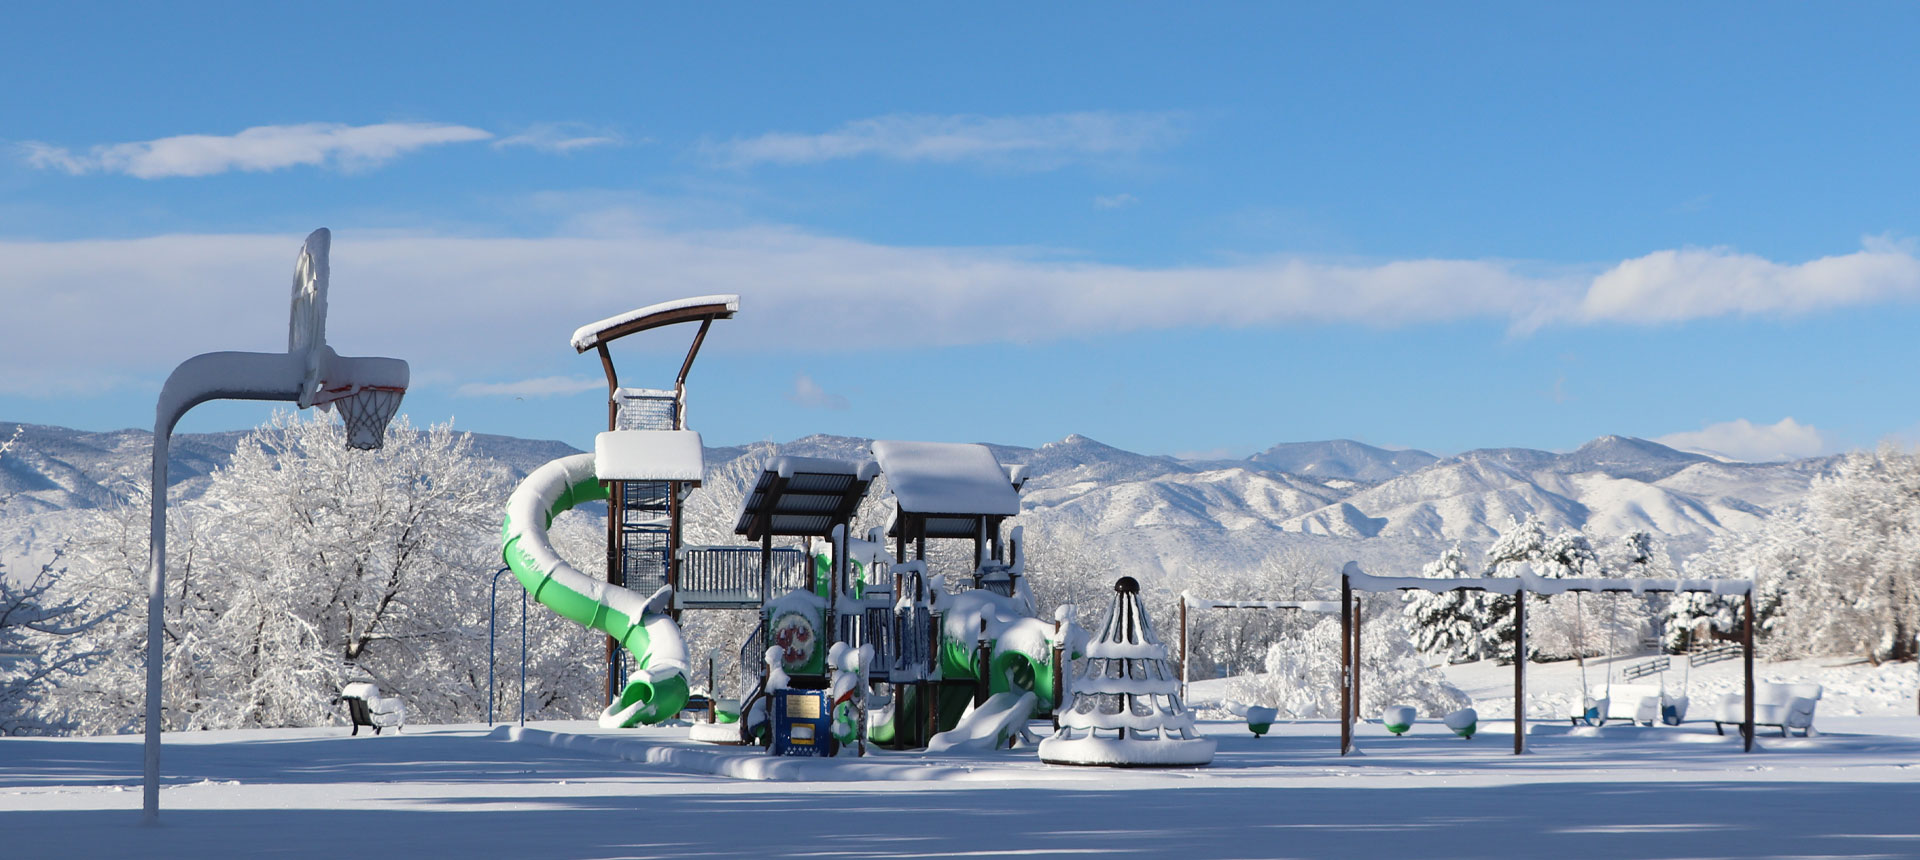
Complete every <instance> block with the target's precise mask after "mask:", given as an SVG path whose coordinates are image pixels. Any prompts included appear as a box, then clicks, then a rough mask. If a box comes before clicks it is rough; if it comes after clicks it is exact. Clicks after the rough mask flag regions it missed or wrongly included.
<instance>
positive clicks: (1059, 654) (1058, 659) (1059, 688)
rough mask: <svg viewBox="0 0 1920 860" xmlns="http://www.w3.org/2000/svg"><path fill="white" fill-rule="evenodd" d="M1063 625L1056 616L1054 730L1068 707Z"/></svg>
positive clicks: (1054, 621) (1065, 642)
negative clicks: (1064, 700) (1062, 711)
mask: <svg viewBox="0 0 1920 860" xmlns="http://www.w3.org/2000/svg"><path fill="white" fill-rule="evenodd" d="M1063 626H1064V625H1062V624H1061V623H1060V619H1058V618H1055V619H1054V620H1053V708H1052V709H1051V710H1052V711H1053V730H1054V731H1056V732H1057V731H1059V730H1060V709H1061V708H1063V707H1066V704H1067V703H1066V702H1063V701H1060V700H1061V699H1062V698H1065V692H1064V691H1065V690H1066V679H1065V678H1064V677H1062V676H1063V675H1065V674H1066V671H1067V661H1066V646H1067V641H1066V639H1064V638H1062V637H1063V636H1064V634H1063V633H1062V632H1061V628H1062V627H1063ZM1184 698H1185V697H1182V699H1183V700H1184Z"/></svg>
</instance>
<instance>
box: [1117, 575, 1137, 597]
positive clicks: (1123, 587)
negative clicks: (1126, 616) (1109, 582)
mask: <svg viewBox="0 0 1920 860" xmlns="http://www.w3.org/2000/svg"><path fill="white" fill-rule="evenodd" d="M1113 590H1114V591H1118V592H1120V593H1121V594H1139V593H1140V583H1138V582H1136V581H1134V578H1133V577H1131V576H1123V577H1120V579H1119V580H1118V581H1116V582H1114V584H1113Z"/></svg>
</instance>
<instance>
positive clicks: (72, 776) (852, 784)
mask: <svg viewBox="0 0 1920 860" xmlns="http://www.w3.org/2000/svg"><path fill="white" fill-rule="evenodd" d="M1894 668H1896V669H1898V668H1901V667H1894ZM1904 668H1905V669H1906V670H1908V671H1909V672H1911V671H1912V669H1913V666H1912V665H1911V664H1906V665H1905V666H1904ZM1462 669H1464V670H1466V671H1469V672H1470V671H1475V670H1476V669H1475V667H1456V670H1462ZM1767 669H1768V672H1763V673H1762V674H1763V677H1777V678H1778V679H1780V680H1786V679H1788V676H1785V675H1770V674H1769V672H1787V671H1790V668H1788V667H1774V666H1769V667H1767ZM1555 671H1559V670H1558V669H1556V668H1551V667H1550V668H1547V669H1541V670H1538V671H1537V672H1536V674H1535V675H1534V676H1533V678H1534V680H1533V681H1532V683H1535V684H1541V683H1543V682H1542V681H1541V680H1540V678H1541V677H1542V676H1543V675H1547V676H1550V675H1551V674H1553V673H1554V672H1555ZM1489 674H1490V677H1489V678H1487V684H1488V685H1489V686H1493V678H1492V677H1491V673H1489ZM1704 674H1705V673H1703V675H1704ZM1858 675H1859V676H1860V677H1859V678H1857V679H1854V680H1849V681H1847V682H1845V683H1844V684H1841V683H1835V684H1834V687H1835V688H1836V691H1838V690H1839V689H1841V688H1845V689H1846V690H1847V691H1848V692H1846V693H1845V694H1844V697H1843V696H1842V695H1840V694H1839V693H1838V692H1836V696H1835V700H1834V701H1831V702H1823V703H1822V710H1821V712H1820V715H1819V718H1818V720H1817V722H1816V726H1817V727H1818V729H1819V732H1818V733H1817V734H1815V735H1814V736H1813V737H1810V738H1805V739H1802V738H1797V737H1796V738H1792V739H1781V738H1778V737H1771V736H1766V735H1763V736H1762V737H1761V738H1760V741H1759V745H1758V748H1757V749H1756V751H1755V752H1753V753H1751V754H1744V753H1742V752H1740V747H1739V739H1738V738H1737V737H1735V736H1733V735H1728V736H1725V737H1721V736H1716V735H1715V734H1714V732H1713V728H1712V726H1711V724H1706V725H1698V724H1689V725H1687V726H1683V727H1680V728H1668V727H1660V728H1640V727H1634V726H1623V725H1618V724H1611V725H1608V726H1607V727H1605V728H1602V729H1577V730H1576V729H1571V728H1569V727H1567V726H1566V725H1564V724H1563V723H1549V722H1544V721H1543V722H1541V723H1537V724H1535V725H1534V727H1533V729H1532V731H1531V732H1530V733H1529V740H1528V744H1529V747H1530V752H1529V754H1528V755H1525V756H1514V755H1512V735H1511V733H1510V732H1511V729H1510V726H1511V724H1510V723H1502V722H1499V721H1489V722H1488V723H1487V724H1485V726H1484V728H1483V729H1482V733H1481V735H1480V736H1479V737H1477V738H1475V739H1474V740H1471V741H1463V740H1459V739H1457V738H1454V737H1452V736H1451V735H1449V734H1448V733H1447V732H1446V730H1445V729H1444V728H1442V727H1440V726H1438V725H1437V724H1435V723H1433V722H1430V721H1428V722H1422V723H1419V724H1417V725H1416V726H1415V727H1414V729H1413V731H1412V732H1411V733H1410V734H1409V735H1407V736H1406V737H1401V738H1394V737H1390V736H1387V735H1386V734H1385V733H1384V732H1383V731H1382V730H1381V729H1380V728H1379V727H1378V726H1377V725H1366V726H1363V727H1361V729H1360V733H1359V747H1360V754H1359V755H1355V756H1348V757H1344V758H1343V757H1341V756H1340V755H1339V754H1338V750H1337V748H1336V747H1337V742H1336V735H1337V726H1336V724H1334V723H1332V722H1311V723H1297V724H1281V725H1278V726H1276V727H1275V730H1274V733H1273V734H1270V735H1268V736H1267V737H1265V738H1257V739H1256V738H1254V737H1253V736H1252V735H1251V734H1250V733H1249V732H1247V731H1246V730H1245V728H1244V727H1243V726H1241V725H1237V724H1234V723H1230V722H1211V723H1202V725H1201V728H1202V730H1203V731H1205V732H1207V733H1208V734H1209V735H1210V736H1211V737H1214V738H1216V739H1217V740H1218V741H1219V744H1220V752H1219V756H1218V758H1217V759H1216V760H1215V762H1214V764H1213V766H1212V767H1208V768H1204V769H1184V770H1171V771H1150V770H1106V769H1082V768H1066V767H1050V766H1047V765H1043V764H1041V763H1040V762H1039V761H1038V760H1037V758H1036V757H1035V755H1034V753H1033V751H1032V749H1030V748H1029V749H1022V750H1012V751H1002V752H994V753H970V754H950V755H917V754H901V753H877V754H875V755H872V756H869V757H868V758H865V759H846V758H842V759H833V760H809V759H770V758H768V757H766V756H764V755H761V754H759V753H758V752H757V751H755V750H750V749H743V748H732V747H713V746H704V745H700V744H696V743H693V742H690V741H687V740H685V733H686V730H685V729H684V728H669V727H652V728H642V729H626V730H602V729H600V728H598V727H597V726H595V725H594V724H592V723H588V722H572V723H544V724H535V725H530V726H528V727H527V728H526V729H524V730H521V729H518V728H515V727H495V728H492V729H489V728H487V727H486V726H480V725H467V726H441V727H410V728H408V729H407V731H406V732H405V733H404V734H398V735H396V734H393V733H392V732H388V733H386V734H384V735H381V736H379V737H369V736H366V735H365V734H364V733H363V735H362V736H361V737H348V736H347V731H346V730H345V729H342V728H324V729H286V730H272V731H232V732H205V733H193V734H179V735H169V736H167V746H166V755H165V759H164V773H165V774H166V781H165V788H164V790H163V791H162V795H161V797H162V824H161V826H159V827H156V828H148V827H142V826H140V825H139V824H138V820H139V806H140V785H139V773H140V739H139V738H138V737H137V736H124V737H102V738H84V737H83V738H59V739H36V738H8V739H0V834H3V836H0V856H5V857H9V858H11V857H22V858H38V857H62V858H71V857H132V856H140V857H158V858H171V857H195V858H197V857H202V856H209V855H212V856H256V855H268V854H271V855H275V856H314V857H332V858H351V857H355V856H363V855H365V856H378V857H386V856H434V857H671V858H692V857H741V856H760V857H840V856H843V857H914V858H933V857H1010V856H1055V855H1070V854H1090V855H1108V854H1112V855H1124V856H1133V857H1180V858H1216V857H1218V858H1227V857H1358V856H1386V857H1392V856H1408V857H1553V858H1568V857H1607V858H1620V857H1687V858H1692V857H1803V856H1822V857H1858V858H1867V857H1876V858H1878V857H1912V856H1920V815H1916V814H1915V813H1914V810H1915V809H1916V808H1920V717H1914V716H1906V715H1895V713H1894V712H1895V711H1897V710H1898V709H1897V708H1895V707H1894V706H1893V703H1892V702H1891V701H1889V702H1888V703H1887V706H1886V707H1870V705H1871V702H1870V701H1869V700H1870V699H1871V698H1872V697H1871V696H1869V695H1866V694H1865V692H1866V691H1867V690H1869V688H1870V685H1877V684H1882V683H1886V684H1894V682H1893V680H1891V679H1889V680H1884V681H1883V680H1882V679H1880V678H1879V675H1878V673H1876V672H1871V671H1866V670H1861V671H1859V672H1858ZM1829 677H1831V676H1829ZM1695 680H1696V682H1698V681H1700V680H1702V676H1699V675H1697V676H1696V678H1695ZM1909 683H1911V682H1909ZM1895 686H1897V685H1895ZM1876 689H1877V688H1876ZM1907 695H1908V696H1909V698H1908V699H1907V700H1906V701H1907V703H1908V706H1909V707H1910V706H1911V698H1910V696H1911V686H1909V687H1907ZM1876 701H1877V700H1876ZM1842 702H1846V703H1847V704H1841V706H1840V707H1838V708H1835V709H1833V711H1832V712H1829V711H1828V709H1827V706H1828V705H1830V704H1840V703H1842ZM1480 704H1481V705H1482V706H1483V707H1485V708H1486V710H1489V711H1490V710H1492V707H1491V705H1492V704H1493V703H1492V702H1491V701H1484V702H1481V703H1480ZM1856 707H1857V708H1860V709H1861V710H1864V711H1868V712H1869V713H1871V714H1874V715H1872V716H1852V715H1845V712H1847V711H1849V710H1851V709H1853V708H1856Z"/></svg>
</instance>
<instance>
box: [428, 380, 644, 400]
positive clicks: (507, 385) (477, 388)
mask: <svg viewBox="0 0 1920 860" xmlns="http://www.w3.org/2000/svg"><path fill="white" fill-rule="evenodd" d="M605 387H607V381H606V380H605V379H588V378H584V377H574V376H542V377H538V378H535V379H521V380H517V381H514V382H469V383H466V384H463V385H461V386H460V387H459V388H456V389H454V392H453V393H454V394H457V395H459V396H461V397H556V396H561V395H567V394H579V393H580V392H582V391H592V390H594V389H598V388H605Z"/></svg>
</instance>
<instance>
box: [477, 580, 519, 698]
mask: <svg viewBox="0 0 1920 860" xmlns="http://www.w3.org/2000/svg"><path fill="white" fill-rule="evenodd" d="M512 570H513V568H510V567H503V568H500V569H499V570H496V571H494V572H493V590H492V591H491V592H489V593H488V595H487V725H489V726H491V725H493V689H494V688H493V644H494V639H495V634H494V616H495V615H498V614H499V608H500V605H499V604H500V575H501V574H503V573H508V572H511V571H512ZM526 724H527V592H526V589H521V591H520V725H523V726H524V725H526Z"/></svg>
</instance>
